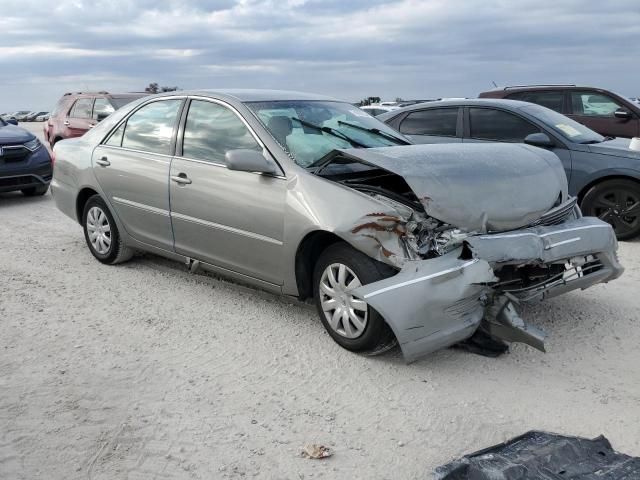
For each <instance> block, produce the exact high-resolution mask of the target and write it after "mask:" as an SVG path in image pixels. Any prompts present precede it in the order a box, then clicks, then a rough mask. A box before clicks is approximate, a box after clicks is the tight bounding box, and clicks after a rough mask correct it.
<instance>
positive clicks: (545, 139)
mask: <svg viewBox="0 0 640 480" xmlns="http://www.w3.org/2000/svg"><path fill="white" fill-rule="evenodd" d="M524 143H526V144H527V145H533V146H534V147H542V148H553V147H555V146H556V144H555V142H554V141H553V140H551V139H550V138H549V136H548V135H547V134H546V133H542V132H538V133H532V134H530V135H527V136H526V137H525V139H524Z"/></svg>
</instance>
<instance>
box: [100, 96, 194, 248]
mask: <svg viewBox="0 0 640 480" xmlns="http://www.w3.org/2000/svg"><path fill="white" fill-rule="evenodd" d="M183 103H184V99H183V98H170V99H162V100H156V101H152V102H150V103H146V104H144V105H143V106H141V107H140V108H138V109H137V110H136V111H135V112H134V113H133V114H132V115H130V116H129V117H128V118H127V119H126V121H124V122H122V123H121V124H120V125H119V126H118V127H117V128H116V129H115V130H113V131H112V133H111V134H110V136H108V137H107V139H106V140H105V141H104V142H103V144H102V145H99V146H98V147H97V148H96V149H95V150H94V152H93V170H94V172H95V175H96V178H97V179H98V183H99V184H100V186H101V187H102V189H103V191H104V192H105V193H106V195H107V200H108V202H109V203H110V204H111V206H112V207H113V209H114V211H115V212H116V214H117V215H118V217H119V218H120V220H121V221H122V223H123V224H124V228H125V230H126V231H127V233H129V235H131V236H132V237H133V238H135V239H136V240H138V241H140V242H143V243H146V244H148V245H152V246H155V247H159V248H162V249H164V250H168V251H172V250H173V234H172V231H171V218H170V216H169V169H170V165H171V156H172V154H173V151H174V148H175V137H176V132H177V124H178V118H179V115H180V112H181V109H182V105H183Z"/></svg>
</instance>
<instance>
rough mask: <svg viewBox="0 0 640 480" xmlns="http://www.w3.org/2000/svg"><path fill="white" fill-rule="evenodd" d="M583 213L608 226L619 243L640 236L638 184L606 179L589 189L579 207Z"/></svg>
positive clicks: (639, 185) (639, 192)
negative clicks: (602, 221)
mask: <svg viewBox="0 0 640 480" xmlns="http://www.w3.org/2000/svg"><path fill="white" fill-rule="evenodd" d="M580 208H581V209H582V213H583V214H584V215H586V216H590V217H598V218H600V219H601V220H604V221H605V222H607V223H609V224H611V226H612V227H613V229H614V230H615V232H616V237H617V238H618V240H631V239H632V238H635V237H637V236H638V235H640V183H637V182H634V181H633V180H624V179H616V180H607V181H604V182H602V183H598V184H597V185H594V186H593V187H591V188H590V189H589V191H588V192H587V193H586V194H585V196H584V198H583V199H582V203H581V205H580Z"/></svg>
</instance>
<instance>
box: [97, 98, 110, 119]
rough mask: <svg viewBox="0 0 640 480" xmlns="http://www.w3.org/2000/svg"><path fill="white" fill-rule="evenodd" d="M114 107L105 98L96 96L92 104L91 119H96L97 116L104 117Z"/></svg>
mask: <svg viewBox="0 0 640 480" xmlns="http://www.w3.org/2000/svg"><path fill="white" fill-rule="evenodd" d="M114 111H115V109H114V108H113V105H111V104H110V103H109V100H107V99H106V98H96V103H95V104H94V105H93V119H94V120H97V119H98V116H102V117H106V116H108V115H111V114H112V113H113V112H114Z"/></svg>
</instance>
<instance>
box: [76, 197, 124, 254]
mask: <svg viewBox="0 0 640 480" xmlns="http://www.w3.org/2000/svg"><path fill="white" fill-rule="evenodd" d="M82 226H83V228H84V238H85V240H86V241H87V246H88V247H89V250H90V251H91V253H92V254H93V256H94V257H96V259H98V260H99V261H100V262H102V263H106V264H109V265H114V264H116V263H121V262H124V261H126V260H129V259H130V258H131V256H132V255H133V251H132V250H131V249H130V248H128V247H127V246H125V244H124V243H123V241H122V237H121V236H120V233H119V232H118V227H117V225H116V222H115V221H114V219H113V216H112V215H111V212H110V211H109V209H108V208H107V205H106V204H105V203H104V201H103V200H102V198H100V196H99V195H94V196H92V197H91V198H89V200H87V203H86V204H85V206H84V211H83V214H82Z"/></svg>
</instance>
